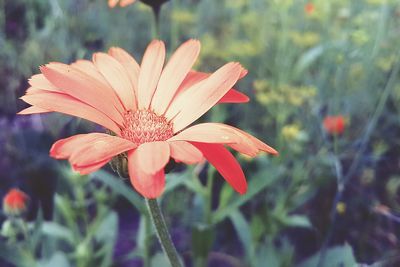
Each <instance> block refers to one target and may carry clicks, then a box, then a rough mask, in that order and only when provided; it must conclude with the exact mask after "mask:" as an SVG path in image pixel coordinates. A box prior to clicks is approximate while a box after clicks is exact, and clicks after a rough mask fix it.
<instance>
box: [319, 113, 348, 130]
mask: <svg viewBox="0 0 400 267" xmlns="http://www.w3.org/2000/svg"><path fill="white" fill-rule="evenodd" d="M323 125H324V129H325V131H326V132H327V133H329V134H342V133H343V131H344V127H345V119H344V117H343V116H341V115H339V116H326V117H325V119H324V121H323Z"/></svg>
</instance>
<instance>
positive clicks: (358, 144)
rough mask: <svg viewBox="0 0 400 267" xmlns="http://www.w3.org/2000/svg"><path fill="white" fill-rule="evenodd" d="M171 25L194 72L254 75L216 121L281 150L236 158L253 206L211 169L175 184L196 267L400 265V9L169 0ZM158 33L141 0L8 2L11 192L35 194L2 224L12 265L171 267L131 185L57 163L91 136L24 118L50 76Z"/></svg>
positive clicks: (166, 35)
mask: <svg viewBox="0 0 400 267" xmlns="http://www.w3.org/2000/svg"><path fill="white" fill-rule="evenodd" d="M160 20H161V23H160V32H161V38H162V39H163V40H165V42H166V44H167V48H168V50H169V51H173V50H174V49H175V48H176V47H177V46H178V45H179V44H180V43H181V42H182V41H184V40H186V39H188V38H198V39H200V40H201V43H202V51H201V54H200V59H199V61H198V63H197V65H196V69H198V70H202V71H210V72H211V71H213V70H215V69H216V68H218V67H219V66H221V65H223V64H224V63H226V62H228V61H239V62H241V63H242V64H243V66H244V67H246V68H247V69H249V74H248V75H247V76H246V78H245V79H243V80H242V81H240V83H239V84H238V86H237V89H239V90H241V91H243V92H245V93H246V94H247V95H249V96H250V98H251V102H250V103H248V104H245V105H223V106H219V107H217V108H215V109H214V110H213V111H212V112H209V113H208V114H207V116H208V117H209V119H211V120H213V121H220V122H223V121H224V122H226V123H228V124H231V125H235V126H239V127H240V128H242V129H245V130H246V131H249V132H251V133H253V134H254V135H255V136H257V137H259V138H260V139H262V140H264V141H266V142H268V143H269V144H271V145H272V146H273V147H275V148H277V149H278V150H279V152H280V156H279V157H276V158H271V157H267V156H265V155H261V156H260V157H258V158H256V159H254V160H251V161H249V159H247V158H245V157H241V156H239V155H238V158H239V159H240V161H241V164H242V166H243V168H244V170H245V173H246V174H247V177H248V181H249V192H248V193H247V194H246V195H244V196H239V195H238V194H236V193H234V192H233V191H232V190H231V188H230V187H229V186H227V185H226V184H225V183H224V182H223V181H222V179H221V178H220V177H217V175H216V174H215V173H214V171H213V169H211V168H207V166H196V167H191V168H186V169H184V168H183V167H180V166H177V167H176V168H175V169H174V170H173V171H172V172H171V173H170V175H169V177H168V182H167V189H166V194H164V196H163V198H162V199H161V204H162V206H163V208H164V213H165V214H166V216H167V219H168V223H169V225H170V228H171V229H172V235H173V239H174V241H175V243H176V244H177V246H178V250H179V251H180V252H181V254H182V256H183V257H184V259H185V262H186V263H187V264H188V266H204V264H205V258H206V257H207V255H208V259H209V266H256V267H264V266H268V267H269V266H354V265H355V264H356V262H358V263H366V264H370V265H373V266H385V265H387V266H395V265H396V263H397V264H399V257H400V254H399V251H398V247H399V242H400V241H399V239H398V237H399V235H400V228H399V222H400V218H399V217H397V216H396V214H399V213H400V162H399V159H400V116H399V113H400V105H399V103H400V84H399V77H400V76H399V68H400V65H399V64H400V60H399V52H400V51H399V49H400V38H399V34H400V4H399V3H398V1H396V0H359V1H351V0H338V1H326V0H315V1H312V2H306V1H302V0H296V1H295V0H279V1H278V0H221V1H215V0H171V1H170V2H168V3H167V4H165V5H164V6H163V8H162V11H161V18H160ZM154 31H155V25H154V22H153V15H152V13H151V9H150V8H149V7H147V6H145V5H144V4H142V3H140V2H139V3H136V4H134V5H132V6H129V7H127V8H124V9H122V8H116V9H109V8H108V7H107V4H106V1H102V0H70V1H60V0H52V1H48V0H15V1H8V0H1V1H0V62H1V64H0V77H1V79H0V127H1V131H0V151H1V153H0V154H1V157H0V170H1V171H0V179H1V186H0V191H1V193H2V194H5V193H6V192H7V191H8V189H9V188H11V187H19V188H21V189H22V190H24V191H26V192H27V193H28V194H29V196H30V208H29V211H28V213H27V214H26V216H24V217H23V218H7V217H6V216H5V215H3V216H2V220H3V228H2V237H1V240H0V257H1V258H2V259H3V261H4V263H1V262H0V265H1V266H58V267H64V266H65V267H67V266H81V267H84V266H104V267H106V266H164V264H163V261H164V258H163V256H162V254H160V249H159V247H158V245H157V242H156V240H155V238H154V233H153V232H152V231H153V230H152V229H151V228H150V227H149V225H148V222H149V221H148V217H147V215H146V213H145V209H144V207H143V203H142V202H143V201H142V199H141V198H140V197H139V196H138V195H137V194H136V193H135V192H133V190H132V189H131V187H130V185H129V182H127V181H126V180H124V179H120V178H117V177H115V174H114V173H113V172H112V171H110V169H109V168H108V169H105V170H101V171H99V172H97V173H95V174H93V175H91V176H88V177H80V176H78V175H77V174H75V173H73V172H72V171H71V170H70V167H69V165H67V164H66V163H64V162H56V161H55V160H53V159H50V158H49V156H48V149H49V148H50V146H51V144H52V142H54V141H55V140H57V139H59V138H62V137H66V136H70V135H72V134H75V133H82V132H87V131H90V130H93V129H95V127H96V126H94V125H92V124H89V123H87V122H86V121H83V120H77V119H71V118H69V117H66V116H62V115H56V114H53V115H42V116H30V117H18V116H16V115H15V113H16V112H18V111H19V110H21V109H22V108H23V107H24V104H23V103H22V101H19V100H18V97H20V96H21V95H22V94H23V93H24V91H25V89H26V88H27V78H28V77H30V76H31V75H32V74H35V73H37V72H38V67H39V66H40V65H43V64H46V63H48V62H50V61H60V62H65V63H70V62H72V61H74V60H76V59H79V58H90V57H91V55H92V53H93V52H96V51H105V50H107V49H108V48H109V47H111V46H120V47H122V48H124V49H126V50H128V51H130V52H131V53H132V54H133V55H135V56H136V58H137V59H138V60H140V56H141V54H142V53H143V51H144V49H145V47H146V45H147V44H148V43H149V41H150V40H151V39H152V36H153V32H154ZM328 115H341V116H343V117H345V120H346V125H345V130H344V132H343V133H342V134H339V135H332V134H329V133H327V132H326V131H325V130H324V128H323V123H322V121H323V119H324V118H325V117H326V116H328ZM171 191H173V193H172V194H171V193H170V192H171ZM340 264H342V265H340ZM374 264H375V265H374Z"/></svg>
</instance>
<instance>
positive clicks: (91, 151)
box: [69, 134, 137, 165]
mask: <svg viewBox="0 0 400 267" xmlns="http://www.w3.org/2000/svg"><path fill="white" fill-rule="evenodd" d="M136 146H137V145H136V144H134V143H132V142H131V141H129V140H126V139H123V138H120V137H118V136H111V135H108V134H105V135H103V136H101V137H99V138H97V139H96V140H93V141H91V142H88V143H86V144H84V145H82V146H81V147H80V148H79V149H76V150H75V151H74V152H73V153H72V154H71V156H70V157H69V161H70V162H71V164H73V165H88V164H91V163H93V162H100V161H102V160H104V159H107V158H112V157H113V156H116V155H118V154H121V153H123V152H125V151H129V150H132V149H134V148H136Z"/></svg>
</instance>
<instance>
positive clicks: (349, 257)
mask: <svg viewBox="0 0 400 267" xmlns="http://www.w3.org/2000/svg"><path fill="white" fill-rule="evenodd" d="M320 260H321V251H320V252H318V253H317V254H315V255H313V256H311V257H310V258H308V259H306V260H305V261H303V262H302V263H300V264H299V265H297V267H309V266H317V265H318V264H319V263H320V265H318V266H320V267H341V266H346V267H347V266H349V267H351V266H357V262H356V259H355V257H354V254H353V249H352V248H351V247H350V245H349V244H345V245H343V246H336V247H332V248H329V249H328V250H326V251H325V256H324V260H323V262H320ZM321 263H322V264H321Z"/></svg>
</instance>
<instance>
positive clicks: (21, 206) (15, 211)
mask: <svg viewBox="0 0 400 267" xmlns="http://www.w3.org/2000/svg"><path fill="white" fill-rule="evenodd" d="M27 200H28V196H27V195H26V194H25V193H24V192H22V191H21V190H18V189H16V188H13V189H11V190H10V191H8V193H7V194H6V195H5V196H4V198H3V210H4V212H5V213H7V214H10V215H19V214H21V213H23V212H24V211H25V210H26V206H27V203H26V202H27Z"/></svg>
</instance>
